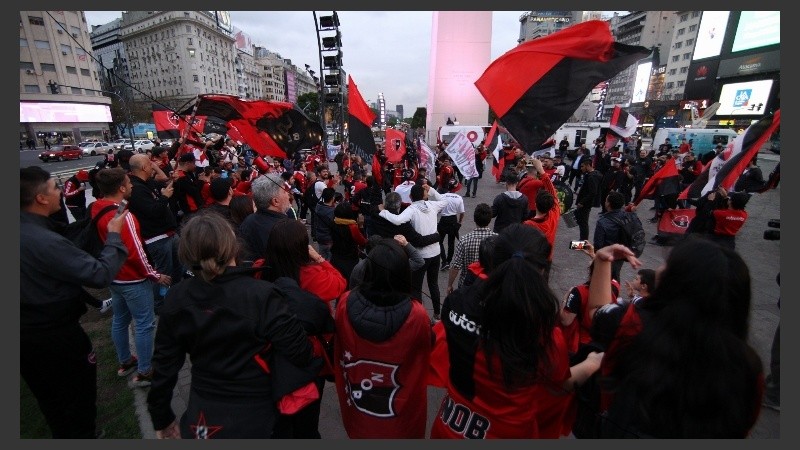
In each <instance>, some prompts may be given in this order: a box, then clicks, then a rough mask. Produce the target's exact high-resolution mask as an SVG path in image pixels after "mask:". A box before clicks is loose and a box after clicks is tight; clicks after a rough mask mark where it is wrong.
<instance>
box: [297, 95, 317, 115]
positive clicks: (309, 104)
mask: <svg viewBox="0 0 800 450" xmlns="http://www.w3.org/2000/svg"><path fill="white" fill-rule="evenodd" d="M297 106H298V107H299V108H300V109H301V110H303V111H304V112H305V113H306V115H307V116H308V118H309V119H311V120H314V121H317V122H319V121H320V120H319V94H318V93H317V92H309V93H307V94H303V95H301V96H299V97H297Z"/></svg>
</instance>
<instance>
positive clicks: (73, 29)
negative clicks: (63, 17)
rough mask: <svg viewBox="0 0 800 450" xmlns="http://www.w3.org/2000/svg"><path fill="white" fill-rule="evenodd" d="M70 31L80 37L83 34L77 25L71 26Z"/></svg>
mask: <svg viewBox="0 0 800 450" xmlns="http://www.w3.org/2000/svg"><path fill="white" fill-rule="evenodd" d="M69 29H70V31H72V32H73V33H75V34H77V35H78V36H80V34H81V29H80V28H78V27H76V26H75V25H70V27H69Z"/></svg>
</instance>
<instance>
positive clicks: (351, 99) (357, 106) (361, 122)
mask: <svg viewBox="0 0 800 450" xmlns="http://www.w3.org/2000/svg"><path fill="white" fill-rule="evenodd" d="M347 109H348V111H349V113H350V115H349V117H348V119H347V133H348V136H349V140H350V149H351V150H352V151H353V152H354V153H355V154H356V155H358V156H360V157H361V159H363V160H365V161H366V160H369V158H370V157H371V156H372V155H373V154H374V153H375V150H377V148H376V146H375V138H374V137H373V136H372V121H373V120H375V113H374V112H373V111H372V110H371V109H370V108H369V106H368V105H367V102H365V101H364V97H362V96H361V92H359V91H358V86H356V83H355V82H354V81H353V77H351V76H350V75H348V76H347Z"/></svg>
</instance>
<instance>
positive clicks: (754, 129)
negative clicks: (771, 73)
mask: <svg viewBox="0 0 800 450" xmlns="http://www.w3.org/2000/svg"><path fill="white" fill-rule="evenodd" d="M780 125H781V110H780V109H779V110H777V111H775V114H773V115H769V116H766V117H764V118H763V119H761V120H759V121H758V122H756V123H754V124H752V125H750V126H749V127H747V129H746V130H745V131H744V133H742V134H740V135H739V136H737V137H736V138H735V139H734V140H733V143H732V145H731V146H730V152H729V155H728V157H727V158H723V155H724V153H725V152H723V153H722V154H720V155H717V156H716V158H714V159H713V160H712V161H711V162H710V163H709V164H708V165H707V166H706V169H705V170H703V173H701V174H700V176H698V177H697V179H695V181H694V183H692V184H690V185H689V186H688V187H687V188H686V189H684V190H683V192H681V194H680V196H679V197H678V198H679V199H686V198H699V197H702V196H704V195H706V194H707V193H709V192H711V191H715V190H717V188H718V187H720V186H722V187H723V188H725V189H726V190H731V188H733V185H734V184H736V180H737V179H738V178H739V176H740V175H742V173H743V172H744V170H745V169H746V168H747V165H748V164H749V163H750V161H751V160H752V159H753V158H754V157H755V156H756V155H757V154H758V151H759V150H760V149H761V147H762V146H764V144H765V143H766V142H767V141H768V140H769V138H770V137H771V136H772V134H773V133H775V131H776V130H778V128H779V127H780ZM723 161H724V162H723ZM715 163H716V164H715Z"/></svg>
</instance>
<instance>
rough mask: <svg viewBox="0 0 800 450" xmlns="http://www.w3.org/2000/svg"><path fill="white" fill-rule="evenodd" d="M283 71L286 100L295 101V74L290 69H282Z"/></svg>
mask: <svg viewBox="0 0 800 450" xmlns="http://www.w3.org/2000/svg"><path fill="white" fill-rule="evenodd" d="M283 73H284V79H285V81H286V101H287V102H289V103H297V75H296V74H295V73H294V72H292V71H291V70H284V71H283Z"/></svg>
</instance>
